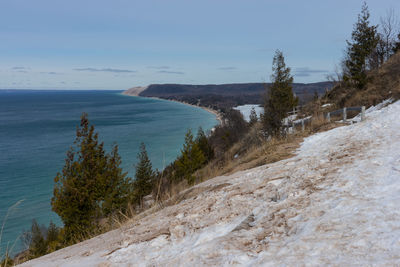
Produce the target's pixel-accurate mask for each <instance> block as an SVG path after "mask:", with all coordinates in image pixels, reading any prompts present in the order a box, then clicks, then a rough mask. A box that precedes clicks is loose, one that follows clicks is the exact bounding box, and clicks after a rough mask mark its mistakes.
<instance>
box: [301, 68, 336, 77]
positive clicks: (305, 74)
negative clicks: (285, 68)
mask: <svg viewBox="0 0 400 267" xmlns="http://www.w3.org/2000/svg"><path fill="white" fill-rule="evenodd" d="M328 72H329V71H327V70H322V69H310V68H308V67H301V68H296V69H295V70H294V75H295V76H297V77H309V76H311V75H312V74H317V73H328Z"/></svg>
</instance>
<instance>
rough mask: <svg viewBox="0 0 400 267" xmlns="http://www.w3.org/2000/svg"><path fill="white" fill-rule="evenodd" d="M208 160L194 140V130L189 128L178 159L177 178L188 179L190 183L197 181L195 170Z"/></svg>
mask: <svg viewBox="0 0 400 267" xmlns="http://www.w3.org/2000/svg"><path fill="white" fill-rule="evenodd" d="M205 162H206V158H205V156H204V154H203V152H202V151H201V149H200V147H199V145H198V144H197V143H196V142H195V141H194V140H193V134H192V131H191V130H190V129H189V130H188V131H187V133H186V135H185V143H184V145H183V149H182V150H181V156H180V157H179V158H178V160H177V161H176V163H175V165H176V174H175V180H177V181H179V180H181V179H186V181H187V182H188V183H189V184H193V183H194V182H195V176H194V175H193V174H194V172H195V171H196V170H197V169H199V168H200V167H201V166H202V165H203V164H204V163H205Z"/></svg>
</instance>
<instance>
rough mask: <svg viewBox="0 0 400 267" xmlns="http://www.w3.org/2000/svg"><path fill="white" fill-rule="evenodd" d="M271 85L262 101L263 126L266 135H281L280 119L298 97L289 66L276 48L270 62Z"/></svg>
mask: <svg viewBox="0 0 400 267" xmlns="http://www.w3.org/2000/svg"><path fill="white" fill-rule="evenodd" d="M272 72H273V74H272V76H271V80H272V85H271V86H270V88H269V90H268V92H267V95H268V97H267V99H266V101H265V103H264V115H263V127H264V132H266V133H267V134H268V135H275V136H276V135H282V134H283V133H284V132H283V128H282V126H283V125H282V120H283V119H284V118H285V117H287V113H288V112H289V111H290V110H292V109H293V107H295V106H296V105H297V103H298V98H297V97H295V96H294V95H293V91H292V83H293V77H292V76H291V74H290V68H289V67H286V64H285V58H284V57H283V54H282V52H281V51H279V50H277V51H276V52H275V56H274V59H273V62H272Z"/></svg>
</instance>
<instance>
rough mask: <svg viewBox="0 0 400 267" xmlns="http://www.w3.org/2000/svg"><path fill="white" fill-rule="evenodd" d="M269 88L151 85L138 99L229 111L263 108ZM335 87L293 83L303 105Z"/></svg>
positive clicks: (260, 85)
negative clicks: (245, 107)
mask: <svg viewBox="0 0 400 267" xmlns="http://www.w3.org/2000/svg"><path fill="white" fill-rule="evenodd" d="M270 86H271V83H238V84H220V85H216V84H209V85H190V84H152V85H149V86H148V87H147V88H146V89H145V90H144V91H142V92H141V93H139V96H145V97H159V98H164V99H169V100H177V101H182V102H186V103H190V104H195V105H197V104H199V105H201V106H205V107H211V108H214V109H217V110H218V109H219V110H223V111H227V110H229V109H230V108H232V107H234V106H238V105H244V104H263V101H264V96H265V94H266V88H269V87H270ZM332 86H333V83H332V82H318V83H308V84H304V83H293V92H294V93H295V94H296V95H297V96H298V97H299V99H300V102H301V103H303V104H304V103H306V102H308V101H310V100H311V99H312V98H313V96H314V95H315V94H316V93H317V94H318V95H320V96H321V95H323V94H325V92H326V91H328V90H330V89H331V88H332Z"/></svg>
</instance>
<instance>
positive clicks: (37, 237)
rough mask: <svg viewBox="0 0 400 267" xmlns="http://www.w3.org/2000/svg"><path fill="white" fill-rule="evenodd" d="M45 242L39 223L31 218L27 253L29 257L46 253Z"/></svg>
mask: <svg viewBox="0 0 400 267" xmlns="http://www.w3.org/2000/svg"><path fill="white" fill-rule="evenodd" d="M46 252H47V243H46V240H45V238H44V236H43V232H42V230H41V229H40V226H39V224H38V223H37V221H36V220H32V226H31V242H30V245H29V254H30V257H31V258H37V257H39V256H42V255H44V254H46Z"/></svg>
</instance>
